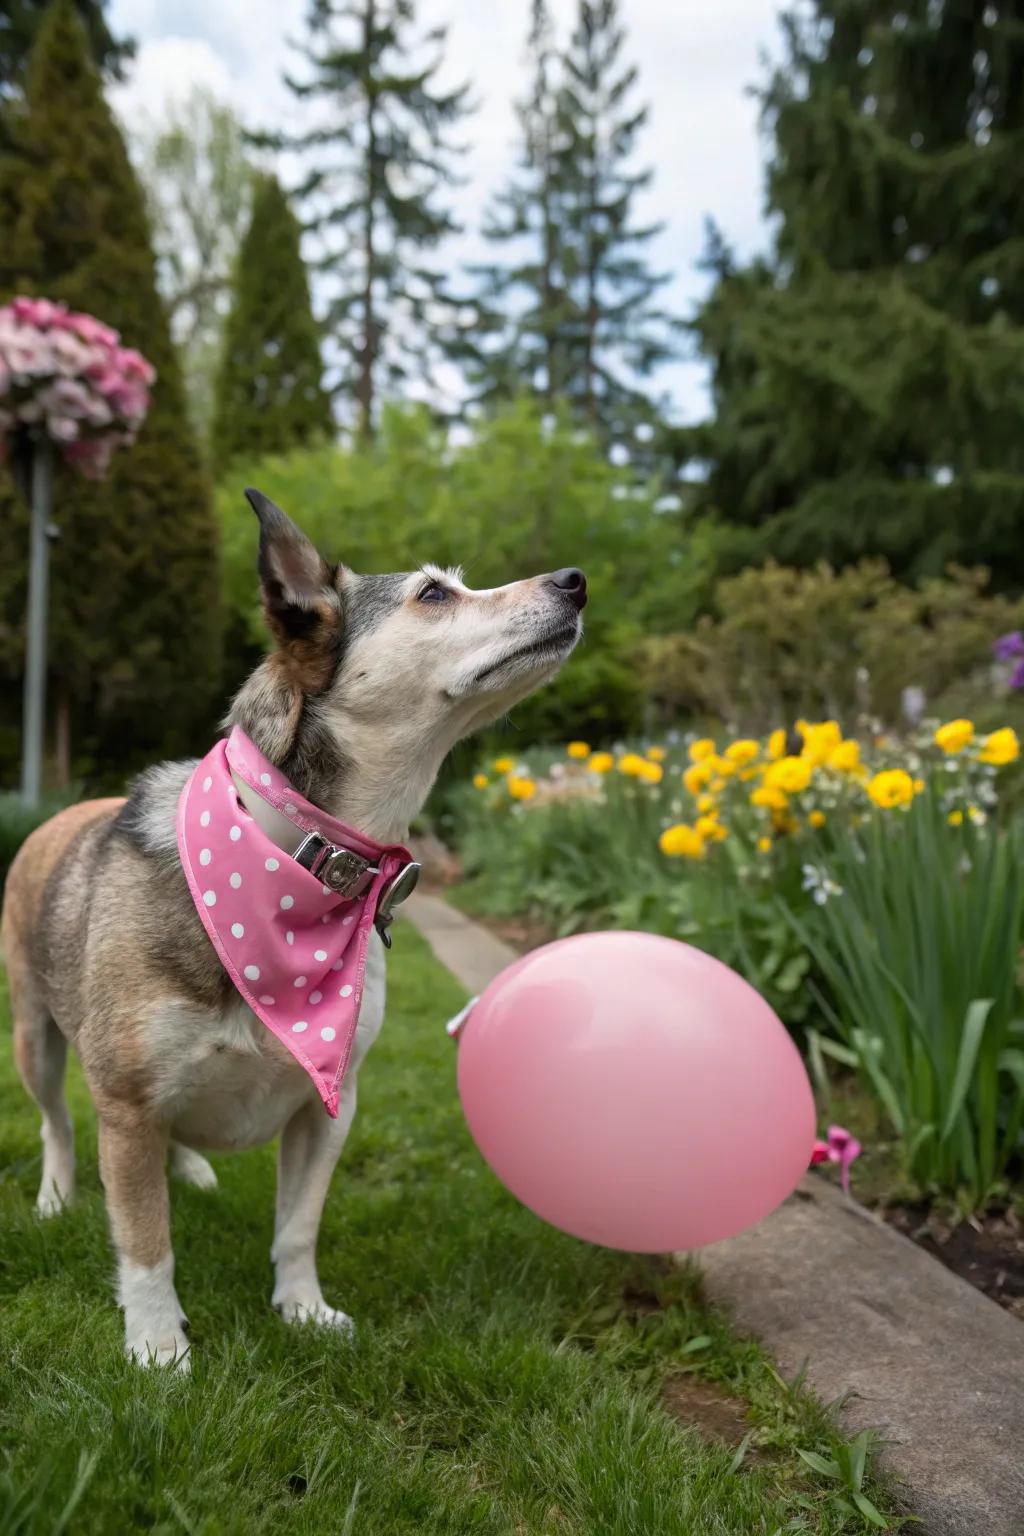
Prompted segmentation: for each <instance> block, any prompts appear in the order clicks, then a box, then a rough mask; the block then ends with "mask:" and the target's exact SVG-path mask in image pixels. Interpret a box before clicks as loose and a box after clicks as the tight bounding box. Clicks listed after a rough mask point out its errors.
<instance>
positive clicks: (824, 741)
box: [797, 720, 843, 764]
mask: <svg viewBox="0 0 1024 1536" xmlns="http://www.w3.org/2000/svg"><path fill="white" fill-rule="evenodd" d="M797 730H798V731H799V732H800V734H801V735H802V736H803V738H804V746H803V751H802V752H801V754H800V755H801V757H806V758H807V759H808V761H809V762H811V763H814V764H818V763H825V762H827V761H828V759H829V757H831V755H832V753H833V752H834V751H835V749H836V747H838V745H839V743H840V742H841V741H842V739H843V733H842V731H841V730H840V729H839V725H838V722H837V721H835V720H822V721H821V723H820V724H818V725H811V724H810V722H809V721H807V720H798V721H797Z"/></svg>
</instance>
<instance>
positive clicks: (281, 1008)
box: [178, 726, 410, 1116]
mask: <svg viewBox="0 0 1024 1536" xmlns="http://www.w3.org/2000/svg"><path fill="white" fill-rule="evenodd" d="M231 769H234V771H235V773H237V774H238V776H239V778H241V779H243V780H244V781H245V783H247V784H248V785H250V787H251V788H252V789H253V790H254V791H255V792H256V793H257V794H258V795H260V796H261V798H262V799H264V800H266V801H267V802H268V803H269V804H270V805H272V806H273V807H274V808H275V810H277V811H279V812H280V813H281V815H283V816H285V817H287V819H288V820H289V821H290V822H292V823H293V825H294V826H295V828H296V831H297V833H298V834H299V836H302V835H303V834H305V833H309V832H316V833H318V834H319V836H320V837H322V838H323V839H324V840H325V841H326V842H328V843H331V844H334V845H336V846H340V847H342V848H347V849H350V850H352V851H353V852H354V853H356V854H358V855H359V856H360V857H361V858H364V859H368V860H369V862H370V865H371V866H372V867H373V868H374V869H375V870H376V873H374V874H373V876H372V883H371V884H369V886H368V887H367V889H366V891H365V892H363V893H362V894H361V895H358V896H354V897H345V896H341V895H339V894H338V893H337V892H336V891H334V890H332V889H331V887H330V886H329V885H326V884H324V883H323V881H321V880H320V879H319V877H318V876H317V875H313V874H311V873H310V872H309V870H307V869H304V868H303V867H302V865H301V864H298V863H296V861H295V860H294V859H293V858H292V857H291V856H290V854H288V853H286V852H284V850H283V849H281V848H279V847H278V846H277V844H276V843H274V842H272V841H271V840H270V838H269V837H268V836H267V835H266V833H265V832H264V831H263V830H262V829H261V827H260V826H259V825H258V823H257V822H256V821H255V820H254V819H253V817H252V816H251V815H250V814H249V812H248V811H247V810H246V809H245V806H244V805H243V803H242V800H241V798H240V797H239V794H238V791H237V788H236V786H235V783H234V781H233V779H232V777H231ZM178 851H179V854H180V856H181V864H182V868H183V869H184V871H185V878H186V880H187V881H188V886H189V890H190V891H191V893H192V900H193V901H194V902H195V906H196V911H197V912H198V913H199V916H200V917H201V919H202V921H203V926H204V928H205V929H206V931H207V933H208V934H209V935H210V940H211V942H212V944H213V947H214V949H216V951H217V953H218V955H219V956H220V958H221V961H222V962H223V964H224V968H225V970H226V971H227V973H228V975H229V976H230V977H231V980H232V981H233V983H234V985H235V987H236V988H237V990H238V992H239V993H240V994H241V996H242V997H243V998H244V1000H245V1002H246V1003H247V1004H248V1005H249V1007H250V1008H251V1009H252V1011H253V1013H255V1014H256V1015H257V1017H258V1018H260V1019H262V1021H263V1023H264V1024H265V1025H266V1026H267V1028H268V1029H269V1030H270V1031H271V1032H272V1033H273V1034H275V1035H276V1036H277V1038H278V1039H279V1040H280V1041H281V1043H282V1044H283V1045H285V1046H287V1048H288V1050H289V1051H291V1053H292V1055H293V1056H294V1057H295V1059H296V1061H298V1062H300V1063H301V1065H302V1066H303V1067H304V1068H305V1070H306V1071H307V1072H308V1073H309V1075H310V1077H311V1078H312V1079H313V1082H314V1083H315V1084H316V1088H317V1092H318V1093H319V1094H320V1097H321V1098H322V1099H323V1101H324V1104H325V1105H326V1107H327V1112H328V1114H329V1115H332V1116H337V1113H338V1090H339V1088H340V1087H341V1083H342V1079H343V1078H344V1076H345V1070H346V1068H347V1066H348V1061H349V1056H350V1055H351V1052H352V1042H353V1040H354V1038H355V1031H356V1021H357V1020H358V1017H359V1005H360V1003H361V1001H362V995H363V976H364V972H365V970H366V951H367V946H368V945H369V942H370V932H371V930H372V928H373V922H374V917H375V914H376V911H377V902H378V899H379V897H380V893H381V891H382V889H383V888H384V886H386V885H387V884H388V882H389V881H390V880H391V879H392V878H393V876H394V875H395V874H396V873H397V872H398V871H399V870H400V869H401V868H402V866H403V865H405V864H408V863H409V862H410V856H409V853H408V852H407V850H406V849H405V848H403V847H401V846H400V845H397V844H395V845H385V844H383V843H377V842H374V841H373V840H372V839H370V838H368V837H364V836H363V835H362V833H359V832H355V831H353V829H352V828H351V827H346V826H345V825H344V824H343V823H342V822H340V821H335V820H334V819H333V817H330V816H325V815H324V813H323V811H321V810H318V809H317V807H316V806H315V805H312V804H311V803H310V801H308V800H306V799H304V798H303V796H302V795H300V794H299V793H298V791H297V790H295V789H293V788H292V786H291V785H290V784H289V783H288V780H287V779H286V778H285V777H284V775H283V774H282V772H281V770H280V769H279V768H275V767H274V765H273V763H271V762H269V761H268V760H267V759H266V758H265V757H264V756H263V754H262V753H261V752H260V751H258V749H257V748H256V747H255V746H254V745H253V743H252V742H251V741H250V740H249V738H248V736H247V735H246V734H245V732H244V731H241V730H239V728H238V726H235V728H234V729H233V730H232V732H231V735H230V736H229V737H228V739H227V740H226V741H219V742H218V743H217V745H216V746H215V747H214V748H213V749H212V751H210V752H208V753H207V755H206V757H204V758H203V760H202V762H201V763H200V764H199V765H198V767H197V768H196V770H195V772H194V773H193V774H192V776H191V778H190V779H189V781H188V783H187V784H186V785H185V788H184V789H183V790H182V794H181V799H180V801H179V803H178Z"/></svg>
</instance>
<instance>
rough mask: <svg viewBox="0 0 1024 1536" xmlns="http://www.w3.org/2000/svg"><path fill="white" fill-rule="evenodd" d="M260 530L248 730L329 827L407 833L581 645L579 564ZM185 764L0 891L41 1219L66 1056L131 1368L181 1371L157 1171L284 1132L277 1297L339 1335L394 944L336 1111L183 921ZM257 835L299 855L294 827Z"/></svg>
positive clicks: (180, 1335)
mask: <svg viewBox="0 0 1024 1536" xmlns="http://www.w3.org/2000/svg"><path fill="white" fill-rule="evenodd" d="M247 494H248V495H249V499H250V501H251V502H252V504H253V507H254V509H255V511H256V513H257V515H258V517H259V519H260V556H259V572H260V578H261V586H262V596H263V605H264V611H265V614H266V617H267V620H268V624H269V627H270V631H271V634H272V636H273V640H274V647H273V649H272V651H271V653H270V655H268V657H267V658H266V659H265V660H264V661H263V662H262V664H261V665H260V666H258V667H257V668H256V670H255V672H254V673H253V674H252V675H251V676H250V677H249V678H248V680H247V681H246V682H245V684H244V685H243V687H242V688H241V690H240V692H239V693H238V695H237V697H236V698H235V700H234V703H233V705H232V708H231V711H230V715H229V719H228V723H229V724H234V723H236V722H237V723H238V724H240V725H241V726H242V728H243V729H244V730H245V731H247V732H248V734H249V735H250V737H251V738H252V739H253V741H254V742H255V743H256V745H257V746H258V747H259V748H260V750H261V751H262V752H264V753H265V754H266V755H267V757H269V758H270V759H271V760H272V761H273V762H274V763H276V764H278V765H279V766H280V767H281V768H282V770H283V771H284V772H285V773H286V774H287V775H288V777H289V778H290V779H291V781H292V782H293V783H294V784H295V785H296V787H297V788H298V789H299V790H300V791H301V792H302V793H303V794H304V795H306V796H307V798H309V799H310V800H312V801H313V802H314V803H315V804H317V805H319V806H321V807H322V808H323V810H324V811H325V812H327V813H328V814H329V815H331V816H334V817H337V818H338V819H340V820H342V821H344V822H346V823H347V824H348V825H350V826H353V827H356V828H358V829H359V830H361V831H363V832H365V833H367V834H368V835H369V836H370V837H373V838H376V839H378V840H380V841H382V842H400V841H402V840H403V839H404V838H405V836H406V834H407V831H408V827H409V823H410V821H411V819H412V817H413V816H414V815H415V814H416V812H417V811H418V810H419V808H420V807H421V805H422V804H423V802H424V800H425V798H426V796H427V793H428V791H429V789H430V787H431V785H432V783H433V781H434V778H435V776H436V774H437V771H438V768H439V767H440V765H441V762H442V760H443V758H444V757H445V755H446V753H447V752H448V751H449V750H450V748H451V747H452V746H453V745H454V743H455V742H456V741H458V740H459V739H460V738H461V737H463V736H466V735H468V734H469V733H470V732H471V731H473V730H475V729H477V728H478V727H480V726H483V725H485V724H487V723H489V722H490V721H493V720H495V719H497V718H498V717H499V716H500V715H501V714H503V713H504V712H505V711H506V710H507V709H508V708H509V707H510V706H511V705H512V704H514V703H515V702H516V701H517V700H519V699H522V698H523V697H524V696H525V695H526V694H528V693H529V692H531V691H532V690H533V689H534V688H536V687H538V686H539V685H540V684H542V683H544V682H546V681H547V680H549V679H550V678H551V677H553V676H554V674H555V672H556V671H557V670H558V668H559V667H560V666H561V664H562V663H563V661H564V660H565V659H566V657H567V656H568V655H569V653H570V651H571V650H572V649H573V647H574V645H575V644H576V641H577V639H578V638H579V635H580V632H581V620H580V610H581V609H582V607H583V605H584V603H585V601H586V583H585V581H584V578H583V576H582V573H580V572H579V571H576V570H565V571H559V572H555V573H554V574H553V575H547V576H535V577H532V578H530V579H528V580H525V581H516V582H512V583H511V584H510V585H508V586H504V587H496V588H493V589H491V590H489V591H479V592H474V591H471V590H470V589H469V588H468V587H466V586H465V585H464V584H463V582H462V581H461V579H460V577H459V575H458V573H457V572H453V571H441V570H436V569H433V568H428V569H426V570H421V571H417V572H413V573H407V574H403V575H398V576H360V575H357V574H356V573H355V572H353V571H351V570H349V569H347V568H346V567H345V566H343V565H331V564H329V563H328V562H327V561H326V560H324V559H323V558H322V557H321V556H320V555H319V554H318V553H317V551H316V550H315V549H314V547H313V545H312V544H311V543H310V542H309V540H308V539H307V538H306V537H305V536H304V535H303V534H302V533H301V532H300V531H299V530H298V528H296V527H295V525H294V524H293V523H292V522H291V521H290V520H289V519H288V518H287V517H286V516H285V514H284V513H283V512H281V511H280V510H279V509H278V508H277V507H275V506H274V504H273V503H272V502H270V501H268V500H267V499H266V498H265V497H263V496H261V495H260V494H259V493H258V492H249V493H247ZM193 766H194V764H193V763H190V762H179V763H163V764H161V765H160V766H159V767H156V768H153V769H151V770H149V772H147V773H145V774H143V775H142V777H141V778H140V779H138V780H137V781H136V782H135V784H134V785H133V786H132V788H131V792H130V794H129V796H128V799H127V800H94V801H90V802H87V803H85V804H82V805H77V806H74V807H72V808H71V809H69V810H66V811H62V812H61V813H60V814H59V815H58V816H55V817H54V818H53V819H52V820H50V821H48V822H47V823H46V824H45V825H44V826H42V827H40V828H39V829H38V830H37V831H36V832H35V833H33V835H32V836H31V837H30V838H29V839H28V840H27V841H26V843H25V844H24V846H23V847H22V849H21V850H20V852H19V854H18V856H17V858H16V859H15V861H14V864H13V865H12V867H11V870H10V874H9V876H8V879H7V884H6V889H5V893H4V907H3V940H4V946H5V952H6V961H7V967H8V970H9V973H10V983H11V996H12V1001H13V1011H14V1033H15V1052H16V1058H17V1063H18V1068H19V1070H20V1072H21V1076H22V1079H23V1081H24V1083H25V1087H26V1088H27V1089H28V1091H29V1093H30V1094H31V1095H32V1097H33V1098H34V1099H35V1100H36V1103H37V1104H38V1105H39V1107H40V1109H41V1111H42V1116H43V1123H42V1143H43V1167H42V1182H41V1185H40V1188H39V1196H38V1199H37V1202H36V1203H37V1209H38V1211H39V1214H40V1215H41V1216H51V1215H54V1214H55V1213H56V1212H58V1211H59V1210H60V1208H61V1207H62V1206H63V1205H64V1204H65V1203H66V1202H67V1201H68V1200H70V1199H71V1196H72V1194H73V1191H74V1178H75V1157H74V1146H73V1139H72V1128H71V1122H70V1119H69V1116H68V1112H67V1108H66V1105H65V1101H64V1089H63V1078H64V1065H65V1057H66V1051H67V1044H68V1042H69V1041H70V1042H71V1043H72V1044H73V1045H74V1047H75V1049H76V1051H77V1052H78V1055H79V1057H80V1059H81V1062H82V1066H83V1069H84V1072H85V1077H86V1079H87V1081H88V1084H89V1088H90V1091H91V1093H92V1097H93V1100H94V1103H95V1106H96V1114H97V1119H98V1125H99V1158H100V1173H101V1177H102V1180H103V1184H104V1188H105V1191H106V1201H107V1208H108V1211H109V1214H110V1226H111V1231H112V1235H113V1241H114V1247H115V1250H116V1255H117V1267H118V1297H119V1301H120V1304H121V1306H122V1307H123V1309H124V1316H125V1348H126V1350H127V1352H128V1353H129V1355H131V1356H132V1357H134V1358H135V1359H136V1360H138V1361H141V1362H147V1361H148V1362H156V1363H161V1364H162V1363H166V1362H174V1363H176V1364H177V1365H179V1366H183V1367H184V1368H186V1369H187V1367H188V1349H189V1344H188V1340H187V1337H186V1334H185V1332H184V1328H185V1324H186V1319H185V1316H184V1313H183V1312H182V1309H181V1305H180V1303H179V1301H178V1297H177V1294H176V1292H175V1288H174V1255H173V1253H172V1251H171V1242H170V1231H169V1219H168V1193H167V1178H166V1173H167V1167H168V1162H169V1163H170V1169H171V1172H172V1173H176V1174H178V1175H180V1176H181V1177H183V1178H185V1179H186V1180H188V1181H190V1182H191V1183H194V1184H198V1185H200V1186H203V1187H209V1186H212V1185H213V1184H215V1183H216V1178H215V1175H214V1173H213V1170H212V1168H211V1167H210V1165H209V1163H208V1162H207V1161H206V1159H205V1158H204V1157H203V1156H202V1155H201V1154H200V1152H199V1151H198V1150H197V1149H199V1148H211V1149H216V1150H227V1149H235V1148H242V1147H251V1146H255V1145H258V1144H260V1143H262V1142H266V1141H268V1140H270V1139H271V1138H272V1137H274V1136H276V1135H278V1134H280V1137H281V1142H280V1151H279V1158H278V1188H277V1208H276V1220H275V1229H274V1242H273V1247H272V1250H271V1257H272V1260H273V1265H274V1289H273V1298H272V1299H273V1304H274V1306H275V1307H277V1308H278V1310H279V1311H280V1312H281V1313H282V1315H283V1316H284V1317H285V1318H287V1319H289V1320H295V1321H301V1320H304V1319H310V1320H314V1321H316V1322H318V1323H321V1324H326V1325H329V1326H333V1327H340V1328H347V1327H350V1326H351V1323H350V1319H349V1318H348V1317H347V1316H346V1314H345V1313H344V1312H341V1311H338V1310H336V1309H335V1308H334V1307H332V1306H329V1305H328V1304H327V1302H326V1301H325V1300H324V1298H323V1295H322V1293H321V1290H320V1282H319V1280H318V1278H317V1270H316V1241H317V1232H318V1229H319V1225H320V1216H321V1211H322V1209H323V1203H324V1199H325V1197H326V1194H327V1188H328V1185H329V1183H330V1179H331V1174H332V1172H333V1169H334V1166H335V1163H336V1162H337V1159H338V1157H339V1155H340V1153H341V1149H342V1147H343V1145H344V1143H345V1138H346V1136H347V1135H348V1131H349V1128H350V1126H351V1124H352V1120H353V1116H354V1115H355V1109H356V1081H357V1078H358V1073H359V1067H360V1064H361V1062H362V1061H363V1059H364V1057H365V1055H366V1052H367V1051H368V1050H369V1048H370V1046H371V1044H372V1043H373V1040H374V1038H375V1037H376V1035H377V1033H378V1031H379V1029H380V1027H381V1022H382V1019H383V1014H384V950H383V947H382V945H381V943H380V940H379V939H378V938H377V936H376V934H374V935H373V938H372V941H371V950H370V958H369V963H368V966H367V973H366V986H365V992H364V998H363V1003H362V1009H361V1013H360V1017H359V1023H358V1028H357V1033H356V1043H355V1047H354V1050H353V1054H352V1059H351V1064H350V1067H349V1070H348V1074H347V1076H346V1078H345V1081H344V1085H343V1089H342V1095H341V1104H340V1108H339V1113H338V1118H337V1119H336V1120H332V1119H330V1118H329V1116H328V1115H327V1114H326V1112H325V1111H324V1108H323V1106H322V1104H321V1102H320V1100H319V1098H318V1096H317V1093H316V1091H315V1088H314V1087H313V1084H312V1082H311V1080H310V1079H309V1077H308V1076H307V1075H306V1073H305V1072H304V1071H303V1070H302V1068H301V1067H300V1066H298V1065H297V1064H296V1062H295V1061H294V1059H293V1058H292V1056H291V1055H290V1054H289V1053H288V1052H287V1051H286V1050H285V1049H284V1048H283V1047H282V1046H281V1045H280V1044H279V1043H278V1041H277V1040H276V1038H275V1037H274V1036H273V1035H272V1034H271V1032H270V1031H269V1030H268V1029H267V1028H266V1027H265V1026H264V1025H263V1024H262V1023H261V1022H260V1021H259V1020H258V1019H257V1018H256V1017H255V1015H254V1014H252V1013H251V1012H250V1010H249V1009H248V1008H247V1007H246V1006H245V1004H244V1003H243V1001H242V999H241V998H240V997H239V995H238V994H237V993H236V992H235V990H234V989H233V987H232V985H231V982H230V980H229V979H228V977H227V975H226V973H225V971H224V970H223V968H222V966H221V964H220V961H219V960H218V958H217V955H216V953H215V951H214V949H213V947H212V945H211V944H210V942H209V940H208V938H207V936H206V933H205V930H204V929H203V927H202V924H201V922H200V920H199V918H198V916H197V914H196V912H195V910H194V908H193V905H192V898H191V896H190V895H189V892H188V888H187V886H186V883H185V878H184V875H183V873H182V870H181V866H180V864H179V861H178V854H177V846H176V839H175V813H176V807H177V802H178V797H179V795H180V793H181V789H182V786H183V785H184V783H185V781H186V779H187V777H188V775H189V773H190V772H191V771H192V768H193ZM239 788H240V792H242V793H243V797H244V798H246V803H247V804H248V806H249V809H250V810H251V811H252V812H253V814H254V815H256V816H257V819H258V820H260V822H261V824H262V825H263V830H264V831H265V832H267V834H268V836H270V837H272V838H273V839H274V840H275V841H280V842H281V845H282V847H284V848H285V851H286V852H293V851H294V847H293V844H292V843H290V842H289V841H288V839H289V836H290V834H291V830H292V829H291V827H290V824H289V823H287V822H281V821H280V820H276V819H275V818H274V816H273V813H271V814H270V816H265V815H264V811H265V807H264V804H263V802H262V801H260V800H258V798H257V797H255V796H254V795H253V794H252V792H251V791H250V790H249V789H248V787H247V786H241V785H240V786H239Z"/></svg>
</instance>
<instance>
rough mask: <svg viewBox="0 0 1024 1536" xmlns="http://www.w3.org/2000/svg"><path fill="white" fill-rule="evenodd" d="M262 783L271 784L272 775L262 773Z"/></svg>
mask: <svg viewBox="0 0 1024 1536" xmlns="http://www.w3.org/2000/svg"><path fill="white" fill-rule="evenodd" d="M260 783H261V784H269V783H270V774H269V773H261V774H260Z"/></svg>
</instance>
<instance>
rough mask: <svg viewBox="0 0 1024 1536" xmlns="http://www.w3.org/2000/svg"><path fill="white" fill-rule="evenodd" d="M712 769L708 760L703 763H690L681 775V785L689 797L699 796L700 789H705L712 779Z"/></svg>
mask: <svg viewBox="0 0 1024 1536" xmlns="http://www.w3.org/2000/svg"><path fill="white" fill-rule="evenodd" d="M714 772H715V770H714V767H713V766H712V764H711V762H710V760H709V759H707V758H705V759H704V761H703V762H700V763H691V765H690V767H689V768H687V770H686V772H685V773H684V774H683V783H684V784H685V785H686V788H687V789H688V790H689V791H690V794H691V795H699V794H700V792H701V790H702V789H707V787H708V783H709V782H710V780H711V779H712V778H713V777H714Z"/></svg>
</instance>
